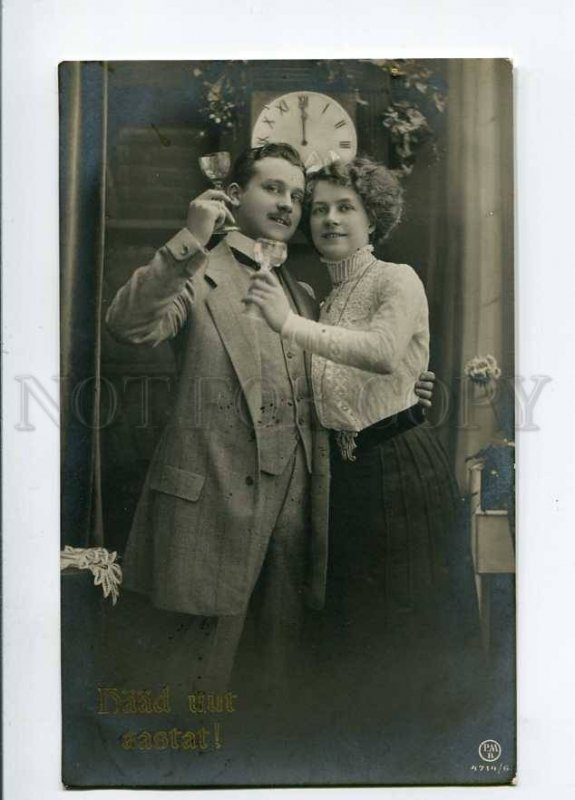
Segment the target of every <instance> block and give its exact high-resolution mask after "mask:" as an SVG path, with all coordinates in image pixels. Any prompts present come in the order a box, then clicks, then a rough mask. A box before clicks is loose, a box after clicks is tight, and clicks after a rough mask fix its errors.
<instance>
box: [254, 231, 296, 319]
mask: <svg viewBox="0 0 575 800" xmlns="http://www.w3.org/2000/svg"><path fill="white" fill-rule="evenodd" d="M286 258H287V244H286V243H285V242H276V241H275V239H265V238H264V237H261V238H259V239H256V243H255V245H254V261H255V262H256V263H257V264H259V267H260V271H263V272H271V271H272V269H275V268H276V267H281V265H282V264H283V263H284V261H285V260H286ZM244 313H245V314H246V316H248V317H250V319H254V320H256V319H257V320H262V319H263V317H262V312H261V311H260V309H259V308H258V307H257V306H255V305H253V303H250V304H249V305H248V306H247V307H246V309H245V311H244Z"/></svg>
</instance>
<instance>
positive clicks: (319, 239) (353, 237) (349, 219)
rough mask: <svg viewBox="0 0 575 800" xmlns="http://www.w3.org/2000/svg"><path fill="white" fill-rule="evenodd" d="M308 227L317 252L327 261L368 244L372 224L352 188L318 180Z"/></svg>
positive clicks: (336, 259) (337, 258)
mask: <svg viewBox="0 0 575 800" xmlns="http://www.w3.org/2000/svg"><path fill="white" fill-rule="evenodd" d="M310 229H311V236H312V239H313V243H314V245H315V246H316V248H317V250H318V251H319V253H320V254H321V255H322V256H323V257H324V258H326V259H328V260H329V261H339V260H340V259H342V258H347V257H348V256H351V255H352V254H353V253H355V251H356V250H359V248H360V247H364V246H365V245H366V244H369V234H370V233H371V232H372V230H373V225H371V224H370V221H369V218H368V216H367V212H366V210H365V208H364V206H363V203H362V201H361V199H360V197H359V195H358V194H357V192H356V191H354V190H353V189H352V188H351V187H347V186H337V185H335V184H333V183H328V182H327V181H318V182H317V184H316V185H315V188H314V191H313V197H312V204H311V218H310Z"/></svg>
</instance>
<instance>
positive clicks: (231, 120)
mask: <svg viewBox="0 0 575 800" xmlns="http://www.w3.org/2000/svg"><path fill="white" fill-rule="evenodd" d="M360 61H363V62H364V63H370V64H375V65H376V66H377V67H379V68H380V70H381V71H382V77H384V76H385V78H386V79H387V78H389V85H390V90H391V102H390V104H389V106H388V107H387V108H386V109H385V110H384V112H383V115H382V117H381V120H380V123H381V126H382V128H385V129H386V130H387V131H388V133H389V137H390V144H391V162H392V163H391V164H390V166H391V167H392V168H393V169H396V170H397V171H398V172H400V173H402V174H409V173H410V172H411V171H412V169H413V166H414V163H415V159H416V155H417V151H418V150H419V148H420V147H421V146H422V145H423V144H424V143H426V142H428V141H431V142H432V144H433V151H434V154H435V156H436V158H437V157H438V151H437V146H436V143H435V141H434V140H435V135H436V128H437V122H438V119H439V115H441V114H443V112H444V111H445V107H446V104H447V94H446V87H445V85H444V83H443V81H442V80H441V78H440V77H439V76H438V75H437V74H436V73H434V72H433V71H432V70H431V69H429V67H427V66H426V65H425V64H423V63H422V62H420V61H416V60H414V59H395V60H390V59H380V60H378V59H360ZM316 63H317V69H318V74H319V75H320V77H322V78H323V80H324V82H325V83H326V84H327V85H329V84H337V85H338V86H343V87H345V91H349V92H353V93H354V94H355V96H356V100H357V102H358V103H359V104H360V105H367V104H368V101H366V100H365V99H364V98H363V97H362V96H361V91H362V85H363V84H362V82H361V81H360V80H359V79H358V77H357V75H356V74H355V73H354V72H352V71H351V70H350V62H349V61H346V60H341V59H335V60H329V61H327V60H320V61H317V62H316ZM193 77H194V79H195V81H197V84H198V91H199V95H200V107H199V111H200V113H201V114H202V115H204V117H205V118H206V119H207V120H208V124H209V126H210V127H212V128H215V129H216V130H217V131H219V132H220V133H226V132H227V133H230V132H232V131H233V130H234V128H235V126H236V124H237V123H238V122H239V120H240V116H241V115H242V114H243V113H244V112H245V111H246V107H247V99H248V86H249V75H248V62H247V61H225V62H222V61H219V62H205V63H202V64H201V65H198V66H195V67H194V69H193Z"/></svg>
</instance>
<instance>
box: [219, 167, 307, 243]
mask: <svg viewBox="0 0 575 800" xmlns="http://www.w3.org/2000/svg"><path fill="white" fill-rule="evenodd" d="M304 187H305V179H304V175H303V172H302V170H301V169H300V168H299V167H296V166H295V165H294V164H290V162H289V161H286V160H285V159H283V158H271V157H270V158H262V160H261V161H257V162H256V164H255V171H254V174H253V175H252V177H251V178H250V180H249V182H248V183H247V185H246V186H245V187H244V188H241V187H239V186H237V185H236V186H235V187H234V189H233V190H232V188H231V187H230V195H232V196H233V197H234V198H235V199H236V201H237V202H238V203H239V204H238V205H236V207H235V208H234V209H233V210H232V211H233V215H234V217H235V219H236V222H237V223H238V225H239V227H240V229H241V231H242V233H244V234H245V235H246V236H250V237H251V238H252V239H259V238H265V239H274V240H275V241H278V242H287V241H288V240H289V239H291V237H292V236H293V234H294V233H295V230H296V228H297V226H298V224H299V221H300V218H301V211H302V203H303V196H304Z"/></svg>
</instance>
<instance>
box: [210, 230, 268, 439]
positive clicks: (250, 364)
mask: <svg viewBox="0 0 575 800" xmlns="http://www.w3.org/2000/svg"><path fill="white" fill-rule="evenodd" d="M241 270H242V267H241V265H240V264H238V262H237V261H236V260H235V258H234V257H233V255H232V253H231V251H230V248H229V246H228V245H227V244H226V242H225V241H223V242H221V243H220V244H219V245H217V246H216V247H215V248H214V249H213V250H212V251H211V252H210V260H209V264H208V267H207V269H206V272H205V275H206V278H207V279H208V280H209V281H210V282H211V283H212V284H213V289H212V290H211V291H210V292H209V294H208V296H207V298H206V304H207V306H208V309H209V311H210V313H211V315H212V318H213V320H214V324H215V325H216V328H217V329H218V332H219V334H220V336H221V338H222V342H223V343H224V347H225V348H226V350H227V352H228V355H229V357H230V360H231V362H232V365H233V367H234V370H235V372H236V375H237V376H238V380H239V382H240V386H241V387H242V391H243V393H244V396H245V398H246V402H247V405H248V408H249V411H250V414H251V417H252V422H253V424H254V427H256V421H257V419H258V412H259V408H260V406H261V360H260V351H259V346H258V337H257V336H256V333H255V330H254V327H253V326H254V322H253V321H252V320H251V319H250V318H249V317H248V316H246V314H244V313H243V312H244V308H245V306H244V304H243V303H242V297H243V288H242V273H241ZM255 324H257V323H255Z"/></svg>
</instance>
